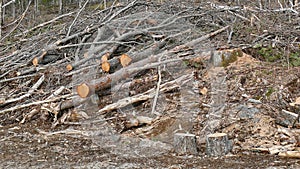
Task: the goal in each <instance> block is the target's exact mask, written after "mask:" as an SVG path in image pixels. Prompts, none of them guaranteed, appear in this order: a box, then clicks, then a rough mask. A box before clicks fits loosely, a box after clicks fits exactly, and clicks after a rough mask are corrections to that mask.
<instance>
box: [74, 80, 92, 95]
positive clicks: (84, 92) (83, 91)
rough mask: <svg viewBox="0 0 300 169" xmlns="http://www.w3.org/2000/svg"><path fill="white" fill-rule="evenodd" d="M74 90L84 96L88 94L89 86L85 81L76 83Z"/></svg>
mask: <svg viewBox="0 0 300 169" xmlns="http://www.w3.org/2000/svg"><path fill="white" fill-rule="evenodd" d="M76 91H77V94H78V95H79V96H80V97H81V98H86V97H88V96H89V95H90V87H89V86H88V85H87V84H85V83H82V84H80V85H78V86H77V89H76Z"/></svg>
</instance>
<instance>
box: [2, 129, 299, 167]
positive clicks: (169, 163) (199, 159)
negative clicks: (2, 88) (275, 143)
mask: <svg viewBox="0 0 300 169" xmlns="http://www.w3.org/2000/svg"><path fill="white" fill-rule="evenodd" d="M39 126H41V125H40V124H25V125H10V126H5V127H1V130H0V132H1V133H0V135H1V145H0V149H1V154H0V157H1V158H0V159H1V168H170V169H177V168H253V169H254V168H269V169H283V168H295V169H296V168H299V167H300V162H299V160H298V159H293V158H282V157H278V156H274V155H268V154H263V153H255V152H240V153H237V154H234V155H233V154H231V155H227V156H225V157H219V158H211V157H206V156H204V155H200V156H188V155H187V156H178V155H176V154H174V153H173V152H172V150H170V151H165V152H164V153H162V154H158V155H155V153H153V155H151V156H146V157H145V156H143V155H140V156H139V157H136V156H135V157H132V155H130V153H129V152H128V153H122V154H120V153H118V152H115V151H112V150H111V149H113V148H107V147H103V146H102V145H98V144H97V141H95V140H97V138H96V137H92V138H87V137H86V138H84V137H82V136H78V134H71V135H65V134H57V135H52V136H45V135H43V134H40V133H38V132H37V131H36V129H37V128H40V127H39ZM45 128H47V126H45ZM98 137H101V136H98ZM156 151H159V150H156Z"/></svg>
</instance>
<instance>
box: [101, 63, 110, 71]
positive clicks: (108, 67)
mask: <svg viewBox="0 0 300 169" xmlns="http://www.w3.org/2000/svg"><path fill="white" fill-rule="evenodd" d="M101 68H102V70H103V71H104V72H109V70H110V64H109V63H108V62H107V61H105V62H102V64H101Z"/></svg>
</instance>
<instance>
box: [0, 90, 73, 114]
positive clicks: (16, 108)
mask: <svg viewBox="0 0 300 169" xmlns="http://www.w3.org/2000/svg"><path fill="white" fill-rule="evenodd" d="M71 96H73V94H66V95H63V96H60V97H55V98H52V99H48V100H42V101H36V102H31V103H27V104H21V105H16V106H14V107H11V108H8V109H4V110H0V114H4V113H7V112H11V111H15V110H18V109H23V108H26V107H30V106H36V105H41V104H44V103H50V102H55V101H57V100H60V99H64V98H68V97H71Z"/></svg>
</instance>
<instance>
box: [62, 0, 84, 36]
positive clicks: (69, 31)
mask: <svg viewBox="0 0 300 169" xmlns="http://www.w3.org/2000/svg"><path fill="white" fill-rule="evenodd" d="M88 2H89V0H86V1H85V3H84V5H83V7H82V8H81V9H80V10H79V11H78V13H77V15H76V17H75V19H74V20H73V22H72V23H71V25H70V27H69V30H68V33H67V36H69V35H70V33H71V29H72V27H73V25H74V24H75V22H76V20H77V19H78V17H79V15H80V13H81V12H82V10H83V9H84V8H85V6H86V4H87V3H88Z"/></svg>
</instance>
